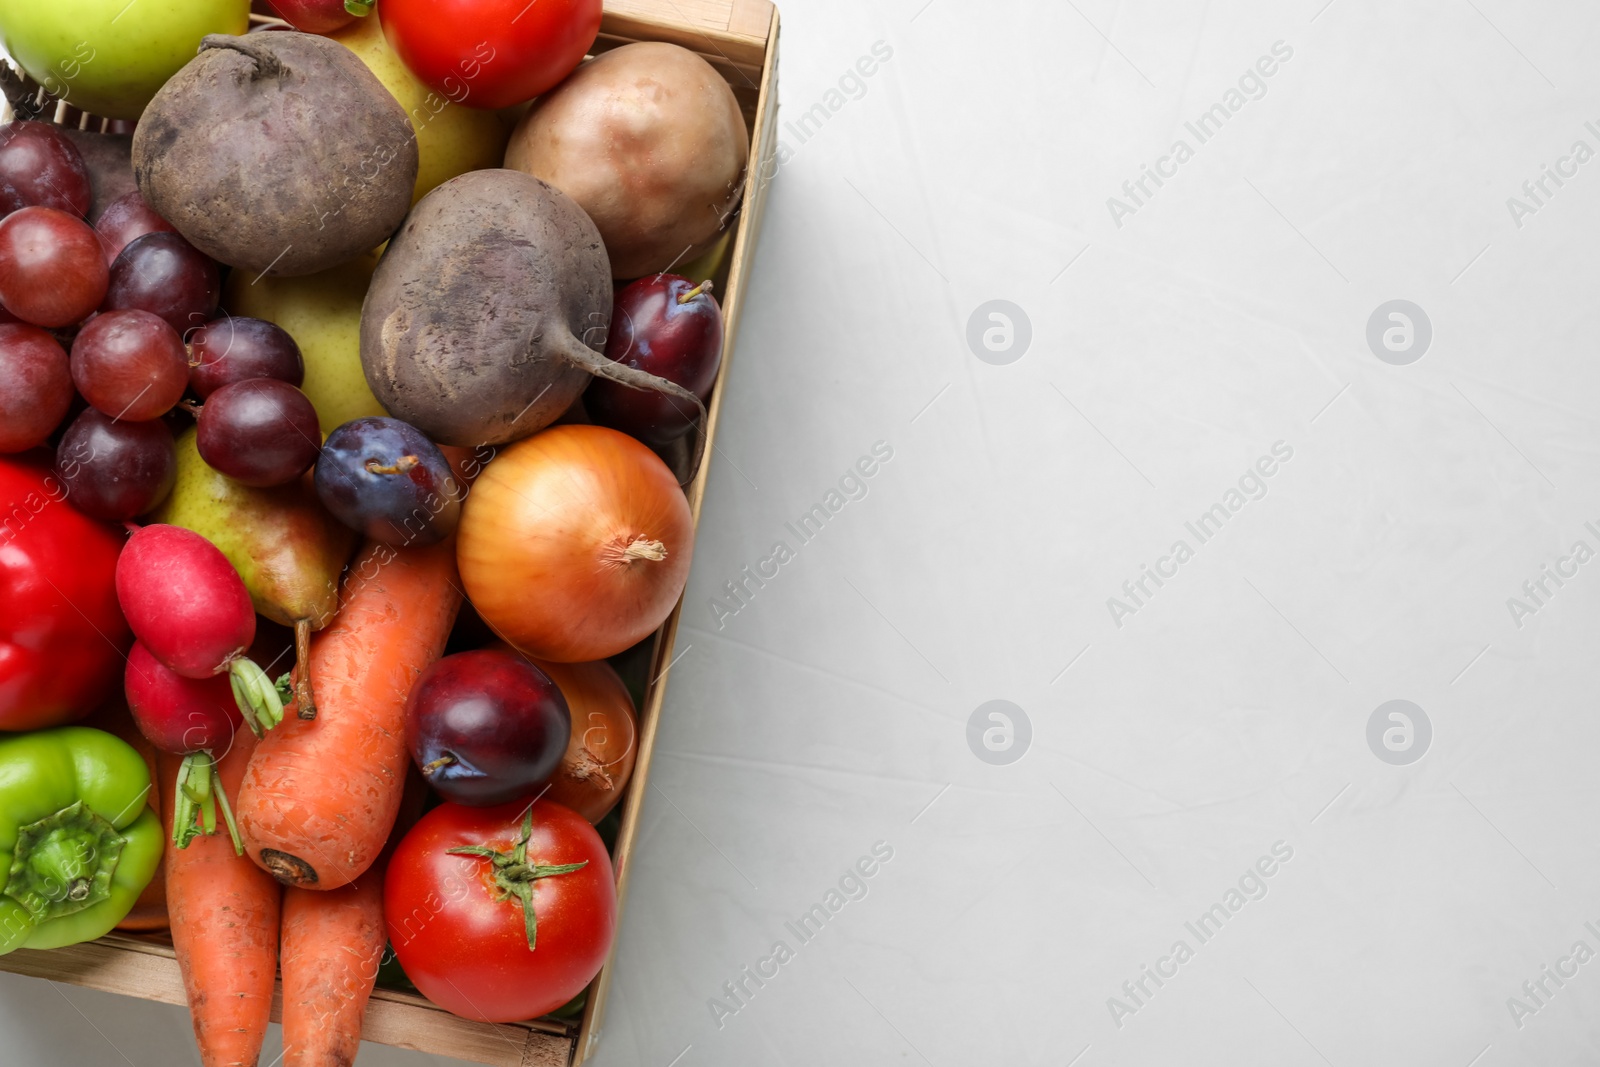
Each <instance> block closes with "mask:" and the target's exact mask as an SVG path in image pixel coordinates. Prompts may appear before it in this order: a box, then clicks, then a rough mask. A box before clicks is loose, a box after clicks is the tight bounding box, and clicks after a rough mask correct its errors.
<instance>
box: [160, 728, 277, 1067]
mask: <svg viewBox="0 0 1600 1067" xmlns="http://www.w3.org/2000/svg"><path fill="white" fill-rule="evenodd" d="M255 744H256V741H255V738H254V737H252V736H251V735H250V734H248V733H247V732H245V731H243V730H240V731H238V732H237V733H236V734H235V736H234V741H233V747H232V748H231V749H230V750H229V751H228V752H227V754H226V755H224V756H222V757H221V758H220V759H219V760H218V761H217V764H216V780H215V787H216V788H217V789H219V790H225V791H226V792H229V793H236V792H237V790H238V788H239V782H240V779H241V778H243V777H244V771H245V766H246V764H247V763H248V761H249V759H250V755H251V749H252V748H254V746H255ZM158 761H159V764H160V768H161V781H162V787H163V789H164V790H165V791H166V792H168V793H171V792H173V791H174V790H175V788H176V784H177V780H178V772H179V768H180V766H181V765H182V763H183V759H182V757H180V756H173V755H169V754H167V753H161V754H160V755H159V757H158ZM163 816H164V817H165V819H166V823H167V832H168V834H169V835H170V834H171V832H172V819H173V810H172V808H171V807H170V806H168V807H167V808H166V810H165V811H164V812H163ZM165 864H166V883H167V911H168V913H169V914H170V916H171V919H172V947H173V949H174V950H175V951H176V952H177V956H178V967H179V969H180V970H181V971H182V972H183V987H184V990H185V991H186V992H187V993H188V996H189V1014H190V1016H191V1017H192V1019H193V1022H194V1036H195V1042H196V1044H197V1045H199V1047H200V1062H201V1064H202V1067H255V1065H256V1063H257V1062H258V1060H259V1059H260V1056H261V1043H262V1040H263V1039H264V1038H265V1036H266V1032H267V1022H268V1020H269V1018H270V1016H271V1013H272V993H273V981H274V979H275V978H276V976H277V969H278V913H279V898H280V896H281V895H282V889H281V888H280V887H279V885H278V884H277V883H276V882H275V881H273V880H272V878H271V877H270V876H269V875H267V874H266V873H265V872H263V871H262V870H261V869H260V868H258V867H256V866H255V865H254V864H252V863H251V862H250V861H248V860H246V859H244V858H242V857H240V856H239V855H238V854H236V853H235V852H234V850H233V844H232V842H230V841H229V840H228V839H227V838H226V837H222V836H216V837H209V836H201V837H197V838H195V839H194V840H193V841H191V842H190V844H189V847H188V848H181V849H180V848H168V849H167V854H166V860H165Z"/></svg>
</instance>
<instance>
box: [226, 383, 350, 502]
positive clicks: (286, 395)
mask: <svg viewBox="0 0 1600 1067" xmlns="http://www.w3.org/2000/svg"><path fill="white" fill-rule="evenodd" d="M195 444H196V445H197V446H198V447H199V449H200V458H201V459H203V460H205V461H206V463H208V464H210V466H211V468H212V469H213V470H216V471H220V472H221V473H223V474H226V475H227V476H228V477H229V478H232V479H233V480H234V481H237V482H243V483H244V484H245V485H253V486H268V485H282V484H283V483H284V482H290V481H293V480H294V479H296V478H298V477H300V475H302V474H304V473H305V472H306V471H308V470H310V469H311V465H312V464H313V463H315V462H316V461H317V452H318V450H319V449H320V448H321V447H322V427H321V426H320V425H319V424H318V422H317V409H316V408H315V407H313V406H312V405H311V401H310V400H309V399H307V397H306V394H304V393H302V392H301V391H300V390H298V389H296V388H295V387H294V386H292V385H290V384H289V383H288V382H280V381H278V380H277V379H276V378H251V379H248V380H246V381H242V382H234V383H233V384H232V385H224V386H223V387H222V388H221V389H218V390H217V391H216V392H214V393H212V394H211V395H210V396H209V397H207V398H206V402H205V404H204V406H202V407H201V409H200V420H199V425H198V428H197V429H196V439H195Z"/></svg>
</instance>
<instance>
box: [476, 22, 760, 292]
mask: <svg viewBox="0 0 1600 1067" xmlns="http://www.w3.org/2000/svg"><path fill="white" fill-rule="evenodd" d="M749 158H750V131H749V130H748V129H747V128H746V126H745V122H744V116H743V115H742V114H741V113H740V112H739V102H738V100H736V99H735V98H734V95H733V90H732V89H730V88H729V87H728V83H727V82H726V81H724V80H723V78H722V76H721V75H720V74H718V73H717V72H716V71H715V70H714V69H713V68H712V66H711V64H709V63H707V62H706V61H705V60H703V59H701V58H700V57H699V56H697V55H695V54H694V53H693V52H690V51H689V50H688V49H685V48H680V47H678V46H677V45H674V44H663V43H660V42H645V43H641V44H630V45H624V46H622V47H621V48H614V49H612V50H611V51H609V52H605V53H603V54H601V55H600V56H598V57H596V58H594V59H591V60H589V61H588V62H587V63H585V64H583V65H582V66H581V67H579V68H578V69H577V70H576V71H574V72H573V73H572V74H571V75H570V76H569V77H568V78H567V80H566V81H564V82H562V83H561V84H560V85H559V86H557V87H556V88H555V89H554V90H552V91H551V92H549V93H547V94H545V95H544V96H542V97H540V98H539V99H538V101H536V102H535V103H534V106H533V108H532V109H531V110H529V112H528V113H527V114H526V115H524V116H523V118H522V121H521V122H519V123H518V124H517V128H516V130H514V131H513V132H512V134H511V143H510V145H509V146H508V147H507V149H506V166H508V167H511V168H513V169H515V170H520V171H524V172H526V173H528V174H532V175H533V176H535V177H537V178H543V179H544V180H545V181H547V182H549V183H550V184H551V185H554V186H555V187H556V188H557V189H560V190H561V191H562V192H564V193H566V194H567V195H568V196H570V197H572V198H573V199H574V200H576V201H577V202H578V204H579V206H580V207H582V208H583V209H584V211H586V212H588V214H589V217H590V218H592V219H594V222H595V225H596V226H598V227H599V228H600V236H601V237H602V238H604V240H605V243H606V252H607V253H608V254H609V256H610V258H611V273H612V276H613V277H616V278H638V277H642V276H644V275H646V274H653V273H656V272H658V271H663V270H666V269H668V268H669V267H671V266H672V265H673V264H674V263H686V262H688V261H689V260H691V259H693V258H694V257H695V256H697V255H699V254H700V253H701V252H703V251H705V250H706V249H707V248H709V247H710V246H711V245H712V243H713V242H715V241H716V238H717V235H718V233H719V232H720V231H721V229H722V227H723V224H724V223H725V222H726V220H727V218H728V216H729V214H730V213H731V212H732V211H733V209H734V208H735V207H736V206H737V205H738V203H739V199H740V196H741V195H742V194H743V191H744V190H743V181H744V175H745V166H746V164H747V163H748V162H749Z"/></svg>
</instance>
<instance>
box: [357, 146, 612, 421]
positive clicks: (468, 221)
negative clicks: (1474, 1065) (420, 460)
mask: <svg viewBox="0 0 1600 1067" xmlns="http://www.w3.org/2000/svg"><path fill="white" fill-rule="evenodd" d="M610 322H611V276H610V273H609V271H608V269H607V265H606V253H605V246H604V245H602V244H601V243H600V234H599V232H598V231H596V230H595V227H594V223H593V222H591V221H590V220H589V217H588V216H587V215H585V214H584V213H583V210H582V209H581V208H579V207H578V205H577V204H575V203H573V202H572V200H571V198H569V197H568V196H566V195H565V194H563V193H562V192H561V191H560V190H559V189H555V188H552V187H551V186H549V185H547V184H546V183H544V182H542V181H540V180H538V179H537V178H533V177H530V176H529V175H527V174H523V173H522V172H520V171H514V170H476V171H469V172H468V173H466V174H463V175H460V176H459V177H455V178H451V179H450V180H449V181H447V182H445V183H444V184H443V185H441V186H439V187H438V188H437V189H435V190H433V192H431V193H429V194H428V195H427V196H425V197H423V198H422V199H421V200H420V201H418V203H417V206H416V207H415V208H414V209H413V210H412V212H411V215H410V217H408V218H407V219H406V222H405V225H404V226H402V227H401V228H400V232H399V233H397V234H395V236H394V239H393V240H392V241H390V242H389V247H388V248H387V249H386V250H385V251H384V254H383V258H382V259H381V260H379V261H378V269H377V271H376V272H374V274H373V276H372V285H371V287H370V288H368V290H367V298H366V302H365V303H364V304H363V305H362V307H361V365H362V369H363V370H365V371H366V375H367V384H368V385H370V386H371V387H372V392H373V394H374V395H375V396H377V398H378V400H379V401H380V402H381V403H382V404H383V406H384V407H385V408H387V409H388V411H389V413H390V414H391V415H393V416H394V417H395V418H397V419H403V420H405V421H406V422H409V423H411V424H412V425H413V426H415V427H417V428H418V429H419V430H421V431H422V432H423V433H425V434H427V435H428V436H429V437H430V438H432V439H433V440H435V441H437V442H439V443H440V444H446V445H464V446H469V447H470V446H476V445H483V444H491V445H492V444H501V443H503V442H506V441H514V440H516V439H518V438H520V437H526V436H527V435H529V434H531V433H533V432H535V431H536V430H541V429H543V428H544V427H546V426H548V425H549V424H550V423H552V422H554V421H555V420H556V419H557V418H559V417H560V416H561V414H562V413H563V412H564V411H566V410H567V409H568V408H569V407H571V406H572V404H573V402H574V401H575V400H577V399H578V396H579V395H580V394H581V393H582V392H583V390H584V387H585V386H587V385H588V384H589V377H590V376H589V372H588V371H586V370H584V369H583V368H581V367H579V366H575V365H574V364H573V363H572V362H571V360H569V359H567V358H565V357H563V355H562V352H563V351H564V350H570V349H571V348H572V347H573V346H576V347H577V348H579V349H582V348H583V347H584V346H585V345H586V346H587V347H588V348H589V349H590V350H591V351H593V352H596V353H603V352H604V351H605V341H606V327H607V326H608V325H609V324H610Z"/></svg>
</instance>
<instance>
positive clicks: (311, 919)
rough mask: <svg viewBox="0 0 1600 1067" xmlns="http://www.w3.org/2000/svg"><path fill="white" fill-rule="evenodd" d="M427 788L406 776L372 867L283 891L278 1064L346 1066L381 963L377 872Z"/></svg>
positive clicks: (418, 813)
mask: <svg viewBox="0 0 1600 1067" xmlns="http://www.w3.org/2000/svg"><path fill="white" fill-rule="evenodd" d="M427 793H428V786H427V784H426V783H425V782H424V781H423V779H422V775H420V774H418V773H417V771H416V769H415V768H412V769H411V770H410V771H409V772H408V773H407V774H406V784H405V790H404V792H403V793H402V795H401V799H400V814H399V817H398V818H397V819H396V820H395V824H394V830H393V831H392V832H391V833H390V834H389V843H388V844H387V845H385V846H384V849H383V854H382V855H380V856H379V857H378V862H377V863H375V864H373V865H372V866H371V867H369V868H368V869H367V872H366V873H365V874H363V875H362V876H361V877H360V878H357V879H356V880H355V881H354V882H351V883H350V884H349V885H347V886H341V887H339V888H338V889H330V890H325V891H322V892H318V891H317V890H314V889H301V888H299V887H298V886H290V887H289V888H287V889H285V890H284V891H283V939H282V941H281V945H282V958H283V1065H284V1067H349V1065H350V1064H352V1063H354V1062H355V1058H356V1051H357V1049H358V1048H359V1047H360V1045H361V1022H362V1018H363V1017H364V1016H365V1015H366V1008H367V1000H368V998H370V997H371V996H372V989H373V986H374V985H375V984H376V982H377V976H378V968H379V966H380V965H381V964H382V963H383V952H384V947H385V945H386V944H387V931H386V929H385V927H384V924H383V869H384V867H385V865H386V864H387V863H388V860H389V854H390V853H391V852H393V851H394V846H395V845H396V844H398V843H399V841H400V839H401V838H402V837H404V836H405V835H406V831H408V830H410V829H411V827H412V826H414V825H415V824H416V821H417V820H418V819H419V818H421V817H422V805H423V803H424V802H425V801H426V800H427Z"/></svg>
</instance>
